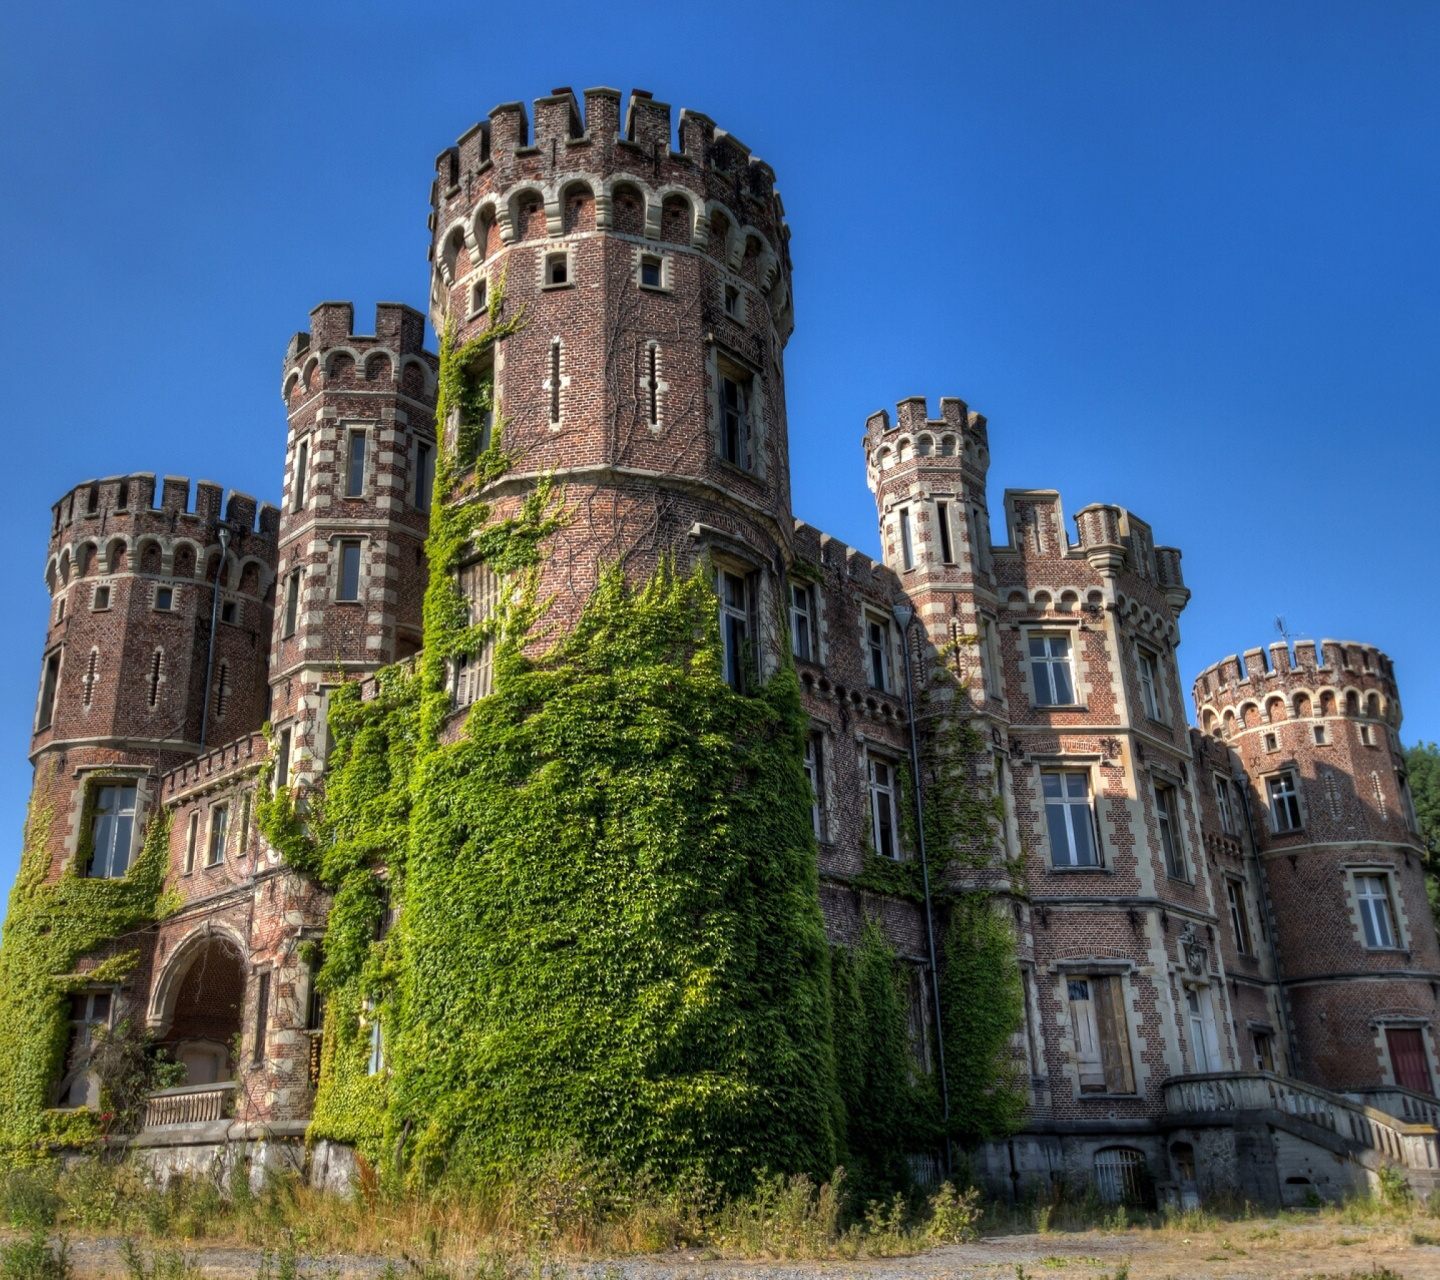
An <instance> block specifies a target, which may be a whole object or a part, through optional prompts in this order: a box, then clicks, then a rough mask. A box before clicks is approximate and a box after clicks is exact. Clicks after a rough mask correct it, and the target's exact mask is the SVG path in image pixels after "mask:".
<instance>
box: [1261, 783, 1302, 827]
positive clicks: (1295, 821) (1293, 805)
mask: <svg viewBox="0 0 1440 1280" xmlns="http://www.w3.org/2000/svg"><path fill="white" fill-rule="evenodd" d="M1277 801H1288V803H1287V804H1286V805H1285V811H1286V815H1287V818H1286V823H1285V825H1281V822H1280V812H1281V810H1280V807H1279V806H1278V805H1277ZM1265 807H1266V809H1267V810H1268V812H1269V814H1270V829H1271V831H1273V832H1274V834H1275V835H1277V836H1288V835H1293V834H1294V833H1295V832H1297V831H1303V830H1304V829H1305V811H1304V810H1303V809H1302V808H1301V807H1300V786H1299V782H1298V781H1297V779H1296V777H1295V774H1294V772H1293V771H1292V770H1290V769H1282V770H1281V771H1280V772H1279V773H1272V774H1270V775H1268V776H1267V777H1266V779H1265ZM1292 810H1293V816H1292V814H1291V811H1292Z"/></svg>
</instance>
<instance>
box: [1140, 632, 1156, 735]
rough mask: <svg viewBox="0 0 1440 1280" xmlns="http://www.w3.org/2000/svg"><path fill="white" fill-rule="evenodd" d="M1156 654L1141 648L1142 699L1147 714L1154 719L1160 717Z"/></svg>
mask: <svg viewBox="0 0 1440 1280" xmlns="http://www.w3.org/2000/svg"><path fill="white" fill-rule="evenodd" d="M1155 680H1156V677H1155V655H1154V654H1153V653H1151V652H1150V651H1149V650H1148V649H1141V650H1140V701H1141V703H1143V704H1144V707H1145V714H1146V715H1147V716H1149V717H1150V719H1152V720H1158V719H1160V700H1159V698H1157V697H1156V696H1155Z"/></svg>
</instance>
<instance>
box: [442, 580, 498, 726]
mask: <svg viewBox="0 0 1440 1280" xmlns="http://www.w3.org/2000/svg"><path fill="white" fill-rule="evenodd" d="M459 577H460V594H461V595H462V596H464V598H465V611H466V620H467V622H468V623H469V625H470V626H472V627H473V626H476V625H478V624H479V623H481V622H484V621H485V620H486V619H487V618H489V617H490V616H491V615H492V614H494V612H495V609H496V606H497V605H498V604H499V602H500V578H499V576H498V575H497V574H496V573H495V571H494V570H493V569H491V568H490V566H489V565H487V564H485V563H484V562H483V561H476V562H475V563H473V564H469V565H466V566H465V567H464V568H462V569H461V570H460V575H459ZM453 670H454V685H453V688H452V693H453V695H454V698H455V704H456V706H460V707H468V706H469V705H470V704H471V703H473V702H474V701H475V700H476V699H477V698H487V697H489V696H490V694H491V692H493V688H494V681H495V647H494V642H493V641H491V640H488V639H487V640H486V641H485V642H484V644H483V645H482V646H481V647H480V650H479V652H478V653H476V654H475V655H473V657H472V656H469V655H462V656H461V657H459V658H458V659H456V662H455V666H454V669H453Z"/></svg>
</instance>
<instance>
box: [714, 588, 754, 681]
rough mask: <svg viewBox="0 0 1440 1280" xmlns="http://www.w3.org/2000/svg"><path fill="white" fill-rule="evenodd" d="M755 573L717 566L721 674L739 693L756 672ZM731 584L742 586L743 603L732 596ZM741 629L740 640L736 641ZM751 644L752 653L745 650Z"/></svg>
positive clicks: (716, 589)
mask: <svg viewBox="0 0 1440 1280" xmlns="http://www.w3.org/2000/svg"><path fill="white" fill-rule="evenodd" d="M755 577H756V575H755V573H754V572H753V571H751V572H747V571H744V570H740V569H736V568H732V567H729V566H727V565H718V566H716V570H715V595H716V598H717V600H718V602H719V609H720V650H721V662H722V664H723V665H722V669H721V675H722V677H723V678H724V680H725V683H726V684H728V685H729V686H730V687H731V688H732V689H733V690H734V691H735V692H736V693H738V694H742V695H743V694H746V693H747V692H748V691H749V688H750V684H751V681H752V680H753V679H754V677H755V673H754V672H753V671H752V670H751V668H752V667H753V666H754V661H753V659H754V653H753V649H754V644H755V635H754V632H755V586H756V584H755ZM732 583H738V584H739V586H740V589H741V602H740V603H739V604H737V603H735V601H733V600H732V599H731V598H730V594H729V592H730V587H731V585H732ZM737 632H738V641H737ZM746 646H749V648H750V652H748V653H747V652H746Z"/></svg>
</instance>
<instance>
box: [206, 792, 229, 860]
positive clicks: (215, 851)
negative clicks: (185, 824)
mask: <svg viewBox="0 0 1440 1280" xmlns="http://www.w3.org/2000/svg"><path fill="white" fill-rule="evenodd" d="M229 825H230V806H229V805H228V804H212V805H211V806H210V839H209V841H208V842H207V843H206V845H205V865H206V866H207V867H213V866H215V865H216V864H217V863H220V862H224V861H225V833H226V829H227V828H228V827H229Z"/></svg>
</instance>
